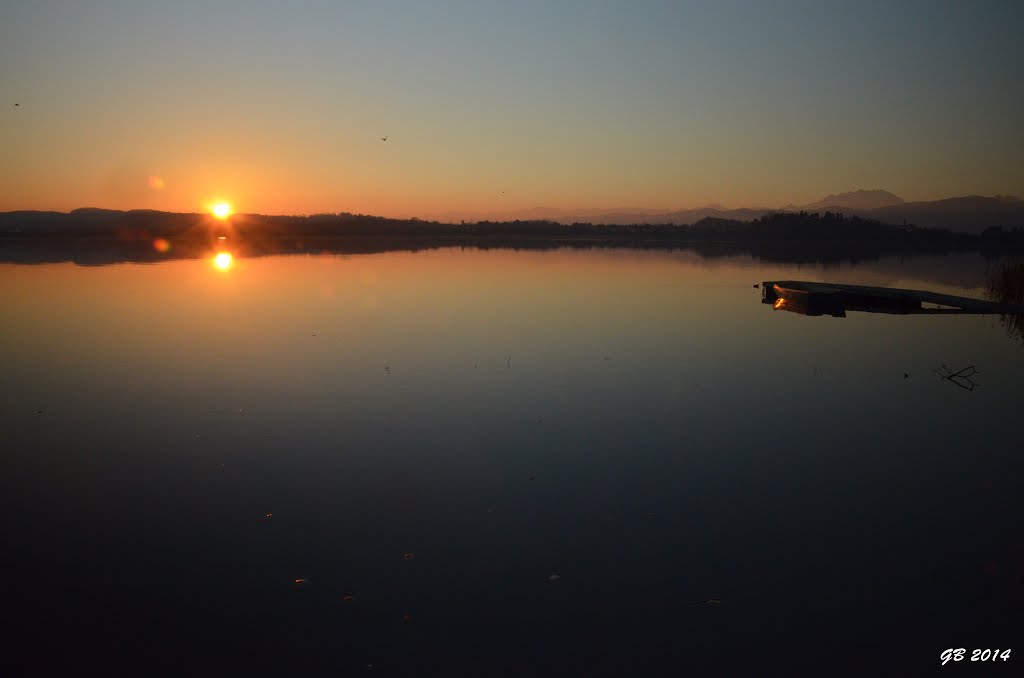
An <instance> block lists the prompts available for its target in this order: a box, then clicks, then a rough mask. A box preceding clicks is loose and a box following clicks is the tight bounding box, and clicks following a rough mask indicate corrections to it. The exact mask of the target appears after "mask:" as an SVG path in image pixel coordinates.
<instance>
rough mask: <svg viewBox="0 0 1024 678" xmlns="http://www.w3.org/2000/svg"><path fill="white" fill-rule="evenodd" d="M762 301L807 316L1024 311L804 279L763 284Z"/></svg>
mask: <svg viewBox="0 0 1024 678" xmlns="http://www.w3.org/2000/svg"><path fill="white" fill-rule="evenodd" d="M761 303H763V304H771V305H772V308H774V309H776V310H780V311H792V312H794V313H801V314H803V315H831V316H834V317H837V318H843V317H846V312H847V311H861V312H865V313H894V314H899V315H909V314H916V313H929V314H940V313H941V314H957V313H961V314H963V313H973V314H987V313H992V314H1000V315H1015V314H1024V306H1016V305H1013V304H1000V303H997V302H994V301H985V300H983V299H971V298H969V297H956V296H953V295H950V294H938V293H936V292H926V291H922V290H901V289H895V288H891V287H866V286H864V285H841V284H839V283H826V282H806V281H802V280H781V281H766V282H763V283H761Z"/></svg>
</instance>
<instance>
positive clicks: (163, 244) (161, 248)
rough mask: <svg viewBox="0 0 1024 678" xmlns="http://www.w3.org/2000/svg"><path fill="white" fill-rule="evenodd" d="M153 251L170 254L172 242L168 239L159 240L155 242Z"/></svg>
mask: <svg viewBox="0 0 1024 678" xmlns="http://www.w3.org/2000/svg"><path fill="white" fill-rule="evenodd" d="M153 249H155V250H156V251H157V252H160V253H166V252H169V251H170V249H171V242H170V241H169V240H168V239H167V238H157V239H156V240H154V241H153Z"/></svg>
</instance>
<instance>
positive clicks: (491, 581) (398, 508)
mask: <svg viewBox="0 0 1024 678" xmlns="http://www.w3.org/2000/svg"><path fill="white" fill-rule="evenodd" d="M985 271H986V264H985V262H984V260H982V259H981V258H980V257H978V256H975V255H957V256H946V257H918V258H914V259H910V260H906V261H898V260H882V261H879V262H875V263H868V264H859V265H847V264H844V265H839V266H836V265H832V266H829V267H827V268H826V267H823V266H821V265H814V264H807V265H803V266H796V265H783V264H765V263H761V262H758V261H755V260H753V259H751V258H750V257H744V256H733V257H728V256H727V257H720V258H715V259H704V258H701V257H700V256H697V255H696V254H694V253H692V252H687V251H646V250H644V251H642V250H630V249H595V250H570V249H559V250H550V251H525V250H521V251H515V250H476V249H465V250H462V249H458V248H452V249H437V250H428V251H422V252H416V253H412V252H388V253H381V254H365V255H319V256H274V257H264V258H249V259H247V258H237V259H235V261H234V262H233V264H232V265H231V266H230V267H229V268H228V269H227V270H219V269H218V268H216V267H215V266H214V265H212V264H211V262H210V261H208V260H179V261H168V262H165V263H157V264H118V265H109V266H96V267H84V266H76V265H73V264H70V263H65V264H43V265H32V266H28V265H15V264H4V265H0V314H2V315H0V317H2V323H3V325H2V328H3V330H2V332H0V355H2V356H3V357H2V359H0V430H2V431H3V434H2V435H3V438H2V439H3V452H2V456H0V490H2V492H0V501H2V502H3V515H4V523H5V527H4V549H3V552H4V555H3V556H2V558H3V561H4V565H5V569H7V570H8V575H7V576H6V577H4V584H3V586H4V589H5V590H4V596H5V598H4V600H5V607H6V612H5V614H4V621H3V623H4V625H5V626H6V627H7V629H6V631H5V635H6V636H7V638H8V639H13V647H14V651H13V652H8V654H7V657H6V658H5V659H4V660H3V661H5V662H8V663H11V662H13V669H14V671H13V672H5V673H7V675H46V674H48V673H54V672H63V673H64V674H66V675H76V674H87V673H103V674H104V675H121V674H124V675H152V674H157V673H168V674H177V675H200V674H203V675H282V676H285V675H296V676H297V675H316V676H319V675H325V676H326V675H331V676H337V675H363V674H382V675H408V676H419V675H478V676H490V675H507V676H528V675H559V676H577V675H579V676H593V675H684V674H689V675H768V674H788V675H804V674H814V675H893V674H900V675H920V674H928V673H932V672H934V673H943V672H945V673H950V674H951V673H960V674H963V672H964V670H965V669H968V668H976V667H967V663H961V664H959V665H949V666H946V667H942V668H940V664H939V654H940V652H942V651H943V650H944V649H946V648H959V647H963V648H966V649H967V650H968V655H969V654H970V651H971V650H972V649H975V648H979V649H985V648H991V649H996V648H999V649H1000V650H1004V649H1007V648H1012V650H1013V652H1014V653H1020V655H1019V656H1013V657H1012V658H1011V659H1010V660H1009V662H1002V661H1000V662H998V663H997V664H994V665H991V666H987V667H984V668H985V673H986V675H996V674H1000V673H1001V674H1007V673H1009V672H1013V671H1014V670H1019V665H1020V663H1021V662H1024V645H1022V643H1021V638H1022V637H1024V617H1022V613H1024V585H1022V581H1024V579H1022V578H1024V504H1022V503H1021V489H1022V488H1021V477H1022V471H1024V447H1022V445H1021V435H1020V433H1021V424H1020V421H1021V419H1020V410H1021V400H1020V393H1021V384H1022V383H1024V382H1022V379H1024V345H1022V343H1021V341H1020V339H1019V338H1015V337H1013V336H1011V335H1010V334H1009V333H1008V332H1007V329H1006V328H1005V327H1004V325H1003V324H1002V323H1001V322H1000V319H999V318H998V317H994V316H971V315H958V316H946V317H939V316H934V315H918V316H898V315H880V314H866V313H850V314H849V316H848V317H846V318H832V317H828V316H826V317H806V316H801V315H798V314H794V313H787V312H784V311H774V310H773V309H772V308H771V306H770V305H764V304H761V303H760V299H761V296H760V290H758V289H754V288H753V285H754V283H759V282H761V281H764V280H780V279H781V280H785V279H802V280H828V281H833V282H848V283H859V284H871V285H889V286H895V287H904V288H916V289H930V290H934V291H939V292H946V293H951V294H959V295H966V296H976V297H979V298H980V297H983V295H984V293H983V287H984V282H985ZM943 364H945V365H946V366H948V367H949V368H952V369H953V370H958V369H960V368H963V367H967V366H969V365H974V366H975V367H976V368H977V370H979V371H980V373H979V374H978V375H976V376H975V377H974V381H975V383H977V384H978V386H977V388H975V389H974V390H968V389H966V388H961V387H959V386H958V385H957V384H955V383H953V382H951V381H949V380H942V379H940V377H939V376H938V375H937V374H935V373H934V372H933V371H932V370H934V369H937V368H940V367H941V366H942V365H943ZM297 580H303V582H302V583H296V582H297ZM347 596H351V598H346V597H347ZM1015 664H1016V665H1017V666H1016V667H1015V666H1014V665H1015Z"/></svg>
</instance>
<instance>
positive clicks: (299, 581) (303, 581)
mask: <svg viewBox="0 0 1024 678" xmlns="http://www.w3.org/2000/svg"><path fill="white" fill-rule="evenodd" d="M295 583H296V584H308V583H309V580H308V579H302V578H299V579H296V580H295Z"/></svg>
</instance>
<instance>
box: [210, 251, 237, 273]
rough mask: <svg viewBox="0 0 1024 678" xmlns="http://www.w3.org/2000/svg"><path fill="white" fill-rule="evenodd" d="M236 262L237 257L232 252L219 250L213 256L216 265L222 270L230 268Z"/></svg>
mask: <svg viewBox="0 0 1024 678" xmlns="http://www.w3.org/2000/svg"><path fill="white" fill-rule="evenodd" d="M234 263H235V258H234V257H233V256H231V252H217V254H216V255H215V256H214V257H213V265H214V267H215V268H217V269H219V270H221V271H226V270H228V269H229V268H231V266H232V264H234Z"/></svg>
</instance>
